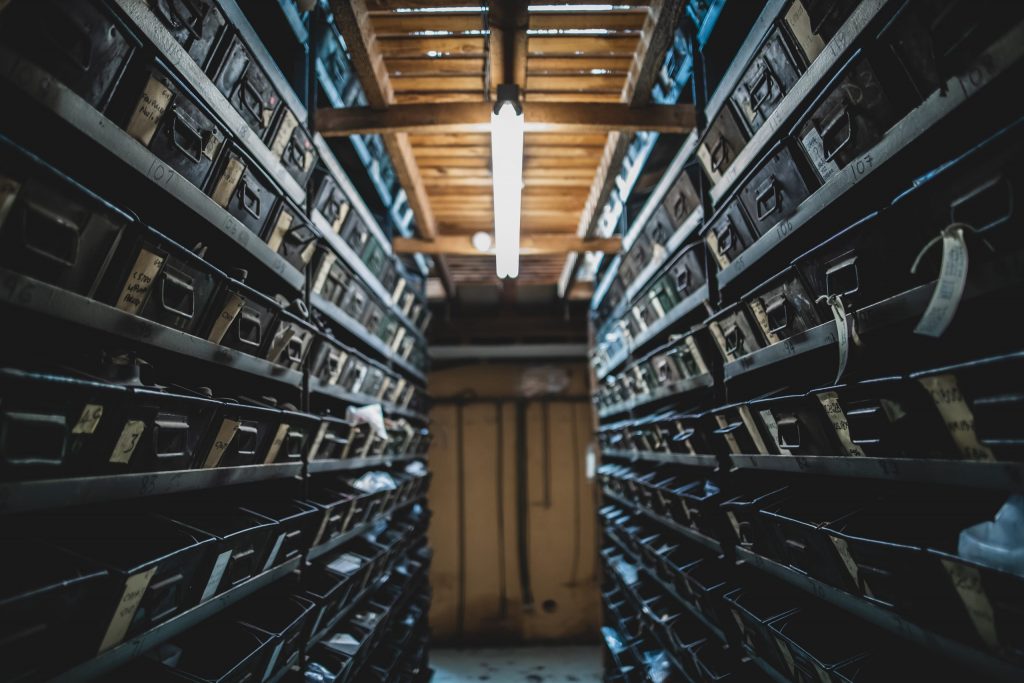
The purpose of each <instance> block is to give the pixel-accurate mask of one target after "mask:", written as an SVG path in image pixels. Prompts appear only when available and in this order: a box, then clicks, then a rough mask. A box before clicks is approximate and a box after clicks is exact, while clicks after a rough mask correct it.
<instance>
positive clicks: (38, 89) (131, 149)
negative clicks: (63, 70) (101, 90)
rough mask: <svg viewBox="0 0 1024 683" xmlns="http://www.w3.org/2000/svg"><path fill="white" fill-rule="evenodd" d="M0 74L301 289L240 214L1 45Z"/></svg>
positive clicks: (297, 276)
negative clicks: (241, 220) (240, 218)
mask: <svg viewBox="0 0 1024 683" xmlns="http://www.w3.org/2000/svg"><path fill="white" fill-rule="evenodd" d="M125 1H126V0H125ZM127 4H129V5H132V6H135V5H140V3H127ZM0 75H2V77H3V78H4V80H6V81H7V82H8V83H10V84H12V85H13V86H14V87H15V88H18V89H20V90H22V91H23V92H24V93H25V94H26V95H28V96H29V98H31V99H32V100H33V101H34V102H36V103H37V104H39V105H41V106H43V107H45V108H47V109H49V110H50V111H51V112H53V113H54V114H56V115H57V116H58V117H60V118H61V119H62V120H63V121H64V122H66V123H67V124H68V125H70V126H71V127H72V128H74V129H75V130H77V131H79V132H81V133H82V134H84V135H85V136H87V137H88V138H89V139H91V140H93V141H94V142H96V143H97V144H99V145H100V146H102V147H103V148H104V149H106V150H107V151H108V152H110V153H112V154H113V155H114V156H116V157H118V158H119V159H120V160H121V161H122V162H123V163H124V164H125V165H127V166H129V167H131V168H132V169H133V170H134V171H135V172H136V173H138V174H139V175H141V176H143V177H144V178H146V179H147V180H148V181H149V182H150V183H152V185H153V186H154V187H156V188H159V189H160V190H161V191H162V192H165V193H167V194H168V195H170V196H172V197H174V198H175V199H176V200H177V201H179V202H181V203H182V204H183V205H185V206H187V207H188V208H189V209H190V210H191V211H192V212H194V213H195V214H196V215H197V216H199V217H200V218H202V219H203V220H205V221H206V222H208V223H209V224H210V226H211V227H212V228H213V229H214V230H216V231H217V232H220V233H221V234H222V235H224V236H225V237H227V238H228V239H230V240H231V241H232V242H233V243H234V244H236V245H237V246H238V247H239V248H240V249H241V250H242V251H244V252H246V253H247V254H249V255H250V256H251V257H253V258H254V259H255V260H256V261H258V262H259V263H260V264H262V265H263V266H264V267H265V268H267V269H268V270H269V271H271V272H272V273H275V274H276V275H277V276H278V277H280V278H281V280H282V281H283V282H284V283H285V284H287V285H288V286H289V287H291V288H292V289H293V290H294V291H297V292H298V291H301V290H302V287H303V282H304V281H305V276H304V275H303V274H302V273H300V272H299V271H298V270H296V269H295V268H294V267H293V266H292V265H291V264H290V263H288V262H287V261H285V260H284V259H283V258H282V257H281V256H280V255H278V254H277V252H275V251H273V250H272V249H271V248H270V247H269V246H268V245H267V243H266V242H264V241H262V240H261V239H259V238H258V237H257V236H256V235H254V234H253V233H252V231H251V230H249V229H248V228H247V227H245V226H244V225H242V223H240V222H239V221H238V219H236V218H235V217H234V216H232V215H231V214H229V213H228V212H227V211H225V210H224V209H223V208H222V207H220V206H219V205H218V204H217V203H216V202H214V201H213V200H212V199H210V197H208V196H206V194H204V193H203V191H202V190H200V189H199V188H198V187H196V186H195V185H193V184H192V183H191V182H189V181H188V180H186V179H185V178H184V177H183V176H181V175H180V174H179V173H178V172H177V171H175V170H174V169H172V168H171V167H170V166H168V165H167V164H165V163H164V162H162V161H161V160H160V159H158V158H157V157H156V156H155V155H154V154H152V153H151V152H150V151H149V150H148V149H146V148H145V147H143V146H142V145H141V144H140V143H139V142H138V141H136V140H135V139H134V138H132V137H131V136H129V135H128V134H127V133H125V132H124V131H123V130H121V129H120V128H118V127H117V126H116V125H114V124H113V123H112V122H111V121H110V120H108V119H107V118H106V117H105V116H103V114H101V113H99V112H98V111H96V110H95V109H93V108H92V107H91V106H89V104H87V103H86V102H85V101H84V100H82V99H81V98H80V97H79V96H78V95H76V94H75V93H73V92H71V91H70V90H69V89H68V88H67V87H65V86H64V85H63V84H62V83H60V82H58V81H57V80H55V79H54V78H53V77H52V76H50V75H49V74H47V73H46V72H45V71H43V70H42V69H40V68H39V67H37V66H35V65H34V64H32V63H30V62H28V61H26V60H24V59H22V58H20V57H18V56H16V55H14V54H12V53H11V52H10V51H9V50H8V49H7V48H4V47H0Z"/></svg>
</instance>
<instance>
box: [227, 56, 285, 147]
mask: <svg viewBox="0 0 1024 683" xmlns="http://www.w3.org/2000/svg"><path fill="white" fill-rule="evenodd" d="M213 82H214V84H215V85H216V86H217V88H218V89H219V90H220V91H221V93H223V94H224V96H225V97H226V98H228V100H229V101H230V102H231V105H232V106H233V107H234V108H235V110H236V111H237V112H238V113H239V114H240V115H241V117H242V119H243V120H244V121H245V122H246V124H248V126H249V128H251V129H252V130H253V132H255V133H256V135H257V137H259V138H260V139H261V140H266V139H267V138H268V137H269V135H270V131H271V126H272V125H273V123H274V119H275V117H276V116H277V111H278V109H280V107H281V98H280V97H279V96H278V94H277V92H276V91H275V90H274V86H273V85H272V84H271V83H270V78H269V77H268V76H267V74H266V73H265V72H264V71H263V68H262V67H260V65H259V64H258V63H257V62H256V58H255V57H254V56H253V55H252V53H251V52H249V49H248V48H247V47H246V46H245V45H244V44H243V43H242V40H241V38H239V37H238V36H234V37H233V38H232V39H231V43H230V45H229V46H228V48H227V49H226V50H225V51H224V55H223V57H222V58H221V62H220V65H219V67H218V69H217V73H216V75H215V76H214V78H213Z"/></svg>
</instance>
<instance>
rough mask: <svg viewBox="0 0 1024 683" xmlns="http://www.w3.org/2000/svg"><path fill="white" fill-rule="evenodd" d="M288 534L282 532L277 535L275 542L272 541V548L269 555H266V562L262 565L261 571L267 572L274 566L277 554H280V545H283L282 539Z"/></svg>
mask: <svg viewBox="0 0 1024 683" xmlns="http://www.w3.org/2000/svg"><path fill="white" fill-rule="evenodd" d="M287 535H288V533H287V532H284V531H282V532H281V533H279V534H278V535H277V540H276V541H274V547H273V548H271V549H270V554H269V555H267V561H266V562H264V563H263V571H267V570H268V569H270V568H271V567H273V566H274V560H276V559H277V554H278V553H279V552H281V544H282V543H284V538H285V536H287Z"/></svg>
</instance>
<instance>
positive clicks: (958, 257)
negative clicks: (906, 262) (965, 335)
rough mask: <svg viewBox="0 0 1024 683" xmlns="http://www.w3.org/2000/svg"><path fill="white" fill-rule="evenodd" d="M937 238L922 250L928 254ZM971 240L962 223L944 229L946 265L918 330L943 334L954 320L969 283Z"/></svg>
mask: <svg viewBox="0 0 1024 683" xmlns="http://www.w3.org/2000/svg"><path fill="white" fill-rule="evenodd" d="M934 243H935V242H934V241H932V242H929V243H928V244H927V245H925V248H924V249H923V250H922V251H921V255H924V253H925V252H926V251H928V249H929V248H930V247H931V245H932V244H934ZM920 259H921V256H918V260H917V261H915V262H914V267H913V268H912V269H911V272H913V271H916V270H917V265H918V262H919V261H920ZM967 266H968V258H967V242H965V241H964V228H963V226H962V225H951V226H949V227H948V228H946V229H945V230H943V231H942V265H941V266H940V268H939V279H938V281H937V282H936V283H935V289H934V290H933V291H932V298H931V300H930V301H929V302H928V307H927V308H926V309H925V310H924V315H922V316H921V320H919V321H918V323H917V327H915V328H914V332H915V333H916V334H921V335H924V336H926V337H941V336H942V335H943V333H945V331H946V329H947V328H948V327H949V324H950V323H951V322H953V316H955V315H956V311H957V308H959V306H960V299H962V298H963V295H964V287H966V286H967Z"/></svg>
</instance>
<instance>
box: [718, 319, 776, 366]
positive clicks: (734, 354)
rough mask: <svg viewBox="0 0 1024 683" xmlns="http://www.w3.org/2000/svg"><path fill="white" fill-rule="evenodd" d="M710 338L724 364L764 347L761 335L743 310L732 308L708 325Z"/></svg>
mask: <svg viewBox="0 0 1024 683" xmlns="http://www.w3.org/2000/svg"><path fill="white" fill-rule="evenodd" d="M708 329H709V330H711V336H712V337H713V338H714V340H715V344H716V346H718V351H719V353H721V354H722V358H723V359H724V360H725V362H726V363H729V362H732V361H734V360H736V359H738V358H742V357H743V356H746V355H747V354H748V353H752V352H754V351H756V350H758V349H760V348H762V347H763V346H764V343H763V342H762V341H761V335H760V334H758V333H757V332H756V331H755V329H754V323H752V322H751V320H750V318H749V317H748V316H747V312H746V309H745V308H740V307H736V306H734V307H732V309H731V310H730V311H729V312H727V313H724V314H722V315H721V316H720V317H719V318H718V319H717V320H714V321H712V322H710V323H708Z"/></svg>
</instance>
